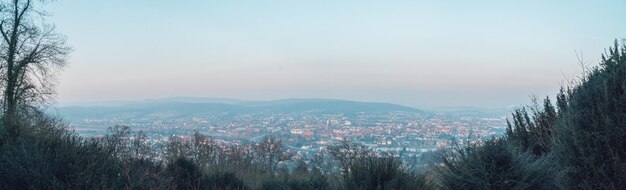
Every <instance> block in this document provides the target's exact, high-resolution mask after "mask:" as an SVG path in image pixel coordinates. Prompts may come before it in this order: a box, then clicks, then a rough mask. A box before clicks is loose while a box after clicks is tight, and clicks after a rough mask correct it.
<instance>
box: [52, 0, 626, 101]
mask: <svg viewBox="0 0 626 190" xmlns="http://www.w3.org/2000/svg"><path fill="white" fill-rule="evenodd" d="M47 10H48V11H49V12H50V13H52V14H53V16H52V17H51V18H50V19H49V20H50V21H51V22H54V23H55V24H56V25H57V29H58V31H59V32H61V33H64V34H66V35H67V37H68V41H69V43H70V44H71V45H72V46H73V47H74V49H75V51H74V52H73V53H72V56H71V59H70V66H69V68H67V69H66V70H65V71H63V72H62V74H61V76H60V80H59V82H60V84H59V86H58V97H57V99H58V100H59V101H60V102H74V101H106V100H137V99H148V98H162V97H171V96H202V97H223V98H240V99H253V100H265V99H280V98H307V97H315V98H337V99H350V100H363V101H382V102H392V103H400V104H405V105H410V106H415V107H436V106H483V107H494V106H496V107H498V106H510V105H519V104H524V103H527V102H529V98H528V96H529V95H530V94H532V93H534V94H537V95H540V96H545V95H553V94H554V93H555V92H556V91H557V90H558V88H559V85H560V83H561V82H562V81H563V79H564V78H565V77H571V76H575V75H576V74H577V73H579V71H580V69H579V66H578V64H577V59H576V55H575V53H574V51H575V50H578V51H583V52H584V58H585V60H586V61H592V62H593V63H596V62H597V61H598V59H599V57H600V54H601V53H602V52H603V49H604V48H606V47H608V46H609V45H611V44H612V42H613V40H614V39H616V38H620V39H621V38H625V37H626V24H625V23H626V1H623V0H614V1H602V0H598V1H571V0H569V1H549V2H548V1H503V0H493V1H461V0H456V1H445V2H444V1H435V0H433V1H365V0H359V1H340V0H315V1H313V0H307V1H304V0H303V1H294V0H289V1H287V0H286V1H260V0H254V1H239V0H229V1H207V0H184V1H183V0H106V1H102V0H58V1H56V2H53V3H51V4H49V5H48V6H47Z"/></svg>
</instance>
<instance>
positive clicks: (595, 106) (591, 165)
mask: <svg viewBox="0 0 626 190" xmlns="http://www.w3.org/2000/svg"><path fill="white" fill-rule="evenodd" d="M578 82H579V83H578V84H577V85H576V86H574V87H572V88H569V89H568V90H565V91H564V92H563V93H561V94H559V97H561V98H562V99H565V100H566V101H565V102H566V103H564V104H563V105H562V106H563V107H565V108H566V109H563V111H561V112H562V114H563V116H562V118H560V120H559V124H558V126H557V129H556V130H557V136H556V140H555V144H554V151H553V154H554V157H555V158H556V160H557V161H558V162H557V163H558V164H559V165H560V166H561V170H562V172H561V173H562V175H561V177H560V181H559V182H560V184H561V185H562V187H563V188H565V189H574V188H583V189H620V188H623V187H626V47H621V48H620V47H619V45H618V44H617V42H616V43H615V47H613V48H610V49H609V52H608V54H606V55H603V56H602V62H601V64H600V65H599V66H598V67H595V68H593V69H591V70H589V71H588V72H587V73H586V76H584V77H583V78H581V80H580V81H578Z"/></svg>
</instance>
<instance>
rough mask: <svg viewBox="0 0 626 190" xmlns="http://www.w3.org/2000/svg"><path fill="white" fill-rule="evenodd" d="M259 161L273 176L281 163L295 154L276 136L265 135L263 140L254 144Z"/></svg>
mask: <svg viewBox="0 0 626 190" xmlns="http://www.w3.org/2000/svg"><path fill="white" fill-rule="evenodd" d="M254 150H255V153H256V154H257V158H258V159H259V163H260V164H261V165H262V167H264V168H265V170H266V171H267V172H268V173H270V174H271V175H272V176H273V174H274V173H275V172H276V169H277V166H278V164H279V163H281V162H284V161H287V160H291V157H293V154H290V153H289V152H287V149H286V148H285V145H283V143H282V141H281V140H280V139H278V138H276V137H275V136H265V137H263V139H262V140H261V142H259V143H257V144H256V146H254Z"/></svg>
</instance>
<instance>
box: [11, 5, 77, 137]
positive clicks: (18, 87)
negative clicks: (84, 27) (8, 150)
mask: <svg viewBox="0 0 626 190" xmlns="http://www.w3.org/2000/svg"><path fill="white" fill-rule="evenodd" d="M38 3H39V4H42V3H45V1H33V0H10V1H2V2H1V4H0V34H1V35H2V37H1V39H0V71H1V72H0V73H2V74H1V75H0V77H1V79H2V80H1V85H3V88H4V91H3V92H2V93H3V96H2V97H3V101H2V102H3V104H2V107H3V113H4V115H3V119H4V124H5V126H6V127H8V132H9V135H17V134H18V130H19V129H18V127H17V121H18V119H19V118H18V117H19V116H18V112H20V111H21V110H25V108H37V107H38V105H41V103H46V101H47V100H48V98H49V97H50V96H51V95H53V94H54V89H53V87H54V82H55V77H54V74H55V71H56V69H62V68H63V67H64V66H65V65H66V56H67V55H68V54H69V52H70V51H71V48H70V47H68V46H67V45H66V43H65V37H64V36H63V35H61V34H58V33H56V32H55V31H54V30H55V27H54V26H53V25H51V24H47V23H46V22H45V18H46V17H47V16H48V15H47V14H46V13H45V12H43V11H40V10H39V9H38V7H37V5H38ZM35 110H36V109H35Z"/></svg>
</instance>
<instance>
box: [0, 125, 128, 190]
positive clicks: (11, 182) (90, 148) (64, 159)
mask: <svg viewBox="0 0 626 190" xmlns="http://www.w3.org/2000/svg"><path fill="white" fill-rule="evenodd" d="M22 125H23V126H20V128H21V129H22V130H21V131H22V133H20V136H13V137H9V138H6V139H4V142H3V143H2V145H0V189H14V188H25V189H26V188H27V189H101V188H121V187H122V186H121V185H122V180H121V178H120V177H119V176H120V175H119V174H120V171H119V167H118V166H119V162H118V160H117V159H116V158H115V157H114V156H112V151H114V150H112V149H110V148H109V147H107V146H105V145H104V144H102V143H101V142H100V141H97V140H94V139H90V140H86V139H83V138H81V137H79V136H78V135H76V134H75V133H72V132H69V131H66V130H65V127H66V126H65V125H64V124H63V123H61V122H60V121H59V120H57V119H54V118H51V117H47V116H41V115H40V116H38V117H33V118H30V120H29V122H22Z"/></svg>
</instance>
